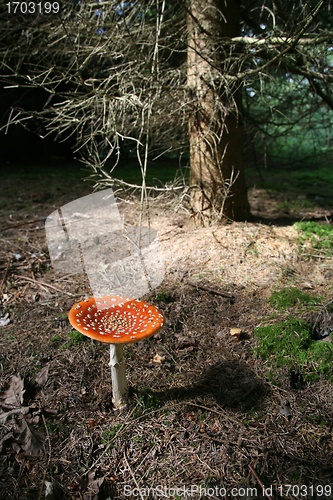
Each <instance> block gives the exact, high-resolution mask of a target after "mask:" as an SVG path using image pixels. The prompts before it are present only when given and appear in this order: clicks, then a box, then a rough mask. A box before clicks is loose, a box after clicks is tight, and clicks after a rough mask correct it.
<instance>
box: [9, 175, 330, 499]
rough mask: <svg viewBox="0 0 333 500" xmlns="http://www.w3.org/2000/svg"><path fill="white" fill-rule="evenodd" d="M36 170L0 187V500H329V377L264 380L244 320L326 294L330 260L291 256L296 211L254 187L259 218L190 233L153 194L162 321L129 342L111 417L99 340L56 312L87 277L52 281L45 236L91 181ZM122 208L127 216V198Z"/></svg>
mask: <svg viewBox="0 0 333 500" xmlns="http://www.w3.org/2000/svg"><path fill="white" fill-rule="evenodd" d="M45 177H46V176H45V175H44V176H42V177H37V178H36V177H33V178H31V179H29V178H27V177H24V176H23V174H21V175H20V174H18V175H16V176H15V177H14V176H12V175H10V176H8V178H6V177H4V178H2V180H1V186H0V217H1V219H0V220H1V230H0V231H1V247H0V271H1V278H0V292H1V295H0V298H1V303H0V322H1V320H2V321H3V323H2V326H0V346H1V351H0V387H1V388H2V390H3V392H2V394H1V396H0V408H2V410H1V411H0V453H1V454H0V471H1V474H0V498H4V499H7V498H8V499H37V498H45V497H46V498H49V499H93V498H96V499H97V498H99V499H107V498H110V499H123V498H127V497H130V495H132V498H133V497H136V498H159V497H162V496H161V495H162V493H163V494H165V496H164V497H165V498H167V497H168V495H169V497H171V498H224V496H223V495H224V494H228V495H229V498H237V499H238V498H247V499H250V498H251V499H256V498H281V497H282V498H290V499H291V498H293V499H294V498H299V499H300V498H333V484H332V477H333V476H332V474H333V462H332V456H333V444H332V432H333V421H332V415H333V387H332V385H331V384H329V383H328V382H326V381H325V380H320V381H318V382H312V383H309V384H307V385H304V384H299V386H297V385H296V387H295V384H291V374H290V373H289V372H288V371H287V370H286V372H285V373H282V374H280V378H279V383H278V384H276V385H274V384H272V383H271V382H269V377H268V376H269V368H268V367H267V366H266V365H265V363H264V362H263V361H262V360H260V359H257V358H256V357H255V356H254V353H253V347H254V346H255V340H254V338H253V330H254V328H255V327H257V326H259V325H261V324H263V323H265V321H266V320H267V317H268V316H269V315H272V314H273V315H275V318H277V320H278V314H279V313H277V312H276V311H273V310H272V309H271V307H270V306H269V303H268V301H267V298H268V297H269V295H270V293H271V292H272V290H277V289H279V288H281V287H283V286H289V285H293V286H296V287H298V288H300V289H303V290H307V291H310V292H311V293H314V294H315V295H320V296H327V300H331V299H332V282H331V278H332V275H333V262H332V260H329V259H324V258H321V259H305V258H303V257H302V256H301V255H300V253H299V248H298V245H297V233H296V231H295V229H294V228H293V226H292V224H291V222H292V220H293V219H294V218H295V215H299V214H292V213H281V212H279V210H278V206H279V203H280V200H279V199H278V198H277V197H276V196H274V195H273V194H272V193H265V192H260V191H258V190H253V191H252V192H251V193H250V194H251V204H252V209H253V212H254V213H255V215H257V216H260V217H261V222H259V221H258V222H251V223H233V224H228V225H220V226H219V225H215V226H211V227H205V228H203V227H198V226H196V225H195V224H194V222H193V221H192V219H191V217H190V215H189V214H188V212H187V211H186V209H185V208H182V207H179V206H178V203H177V200H176V199H171V198H165V197H163V198H157V199H154V200H152V201H151V206H150V212H149V213H150V219H151V224H152V226H153V227H155V228H156V229H157V230H158V231H159V234H160V240H161V248H162V251H163V256H164V261H165V279H164V281H163V283H162V284H161V285H160V287H159V289H158V290H156V291H155V292H154V293H153V294H151V295H150V296H146V297H145V299H147V300H149V301H151V302H152V303H154V304H155V305H157V306H158V307H160V308H161V309H162V310H163V311H164V313H165V316H166V318H167V322H166V326H165V328H164V330H163V331H162V332H160V333H158V334H156V335H155V336H153V337H152V338H150V339H149V340H147V341H144V342H141V343H138V344H131V345H128V346H127V347H126V364H127V375H128V379H129V381H130V385H131V388H132V390H131V398H130V403H129V407H128V409H127V410H126V411H124V412H122V413H119V414H116V413H115V412H114V411H113V409H112V404H111V386H110V373H109V367H108V348H107V346H106V345H105V344H100V343H97V342H95V341H92V340H90V339H86V338H85V337H83V336H80V335H77V336H75V335H73V334H71V332H72V328H71V326H70V325H69V322H68V320H67V313H68V311H69V309H70V308H71V306H72V304H73V303H75V302H77V301H78V300H80V299H81V298H83V297H84V296H85V295H86V294H89V287H88V286H87V282H86V280H85V279H84V277H83V276H77V275H71V274H61V275H59V274H56V273H55V272H54V270H53V269H52V267H51V266H50V260H49V257H48V251H47V246H46V242H45V232H44V223H43V221H44V219H45V217H46V216H48V215H49V214H50V213H51V212H52V211H53V210H55V209H56V208H58V207H59V206H61V205H63V204H65V203H67V202H69V201H72V200H74V199H76V198H78V197H81V196H83V195H85V194H88V193H90V192H91V187H90V186H89V184H82V183H81V182H77V183H74V184H73V182H70V181H66V180H65V179H62V178H61V179H57V178H55V177H54V178H51V179H48V178H45ZM14 179H15V180H14ZM13 182H14V183H15V185H13ZM177 206H178V211H175V207H177ZM120 209H121V211H122V213H123V214H124V217H125V219H126V220H128V221H129V222H132V223H133V222H137V220H138V212H139V209H140V207H139V202H138V201H137V200H136V199H134V198H125V199H124V200H123V201H122V202H121V203H120ZM327 215H328V214H327V212H326V211H325V210H323V209H320V208H316V207H315V208H312V209H311V211H308V212H307V213H306V212H305V213H302V214H301V217H303V218H304V217H310V218H313V217H316V218H320V217H327ZM281 217H283V224H282V223H281ZM8 321H9V322H8ZM6 323H7V324H6ZM0 324H1V323H0ZM231 328H240V329H241V330H242V335H241V337H240V338H239V339H237V337H236V336H233V335H231V334H230V329H231ZM13 377H16V378H13ZM286 409H287V410H288V411H287V410H286ZM283 485H293V489H290V488H289V489H288V486H283ZM302 485H303V487H302ZM263 486H265V487H266V488H268V487H270V486H272V491H270V490H267V491H266V493H264V494H263ZM149 488H151V489H150V490H149ZM224 488H225V490H224ZM233 488H236V489H235V490H233ZM325 488H326V489H325ZM329 488H332V489H329ZM177 489H178V491H177ZM48 492H49V496H47V493H48ZM176 493H177V494H178V497H177V496H176ZM325 494H327V495H326V496H325ZM200 495H201V496H200ZM162 498H163V497H162Z"/></svg>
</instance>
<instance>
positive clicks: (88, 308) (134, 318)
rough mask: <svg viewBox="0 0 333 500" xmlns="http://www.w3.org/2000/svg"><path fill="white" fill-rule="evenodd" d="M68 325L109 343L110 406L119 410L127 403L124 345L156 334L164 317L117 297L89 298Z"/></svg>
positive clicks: (79, 305)
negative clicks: (111, 404)
mask: <svg viewBox="0 0 333 500" xmlns="http://www.w3.org/2000/svg"><path fill="white" fill-rule="evenodd" d="M68 318H69V321H70V323H71V325H72V326H73V327H74V328H75V329H76V330H78V331H79V332H80V333H83V335H87V336H88V337H90V338H92V339H95V340H100V341H101V342H107V343H109V344H110V366H111V380H112V403H113V406H114V408H115V409H117V410H120V409H122V408H124V407H125V406H126V404H127V393H128V386H127V381H126V376H125V364H124V352H123V344H129V343H132V342H138V341H139V340H143V339H145V338H147V337H150V336H151V335H153V334H154V333H156V332H157V331H158V330H159V329H160V328H162V326H163V325H164V321H165V318H164V316H163V314H162V313H161V311H160V310H159V309H157V307H155V306H153V305H151V304H148V303H147V302H144V301H141V300H138V299H129V298H128V297H120V296H118V295H112V296H105V297H100V298H90V299H87V300H83V301H82V302H79V303H77V304H74V306H73V307H72V308H71V310H70V311H69V314H68Z"/></svg>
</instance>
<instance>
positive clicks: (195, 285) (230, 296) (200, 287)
mask: <svg viewBox="0 0 333 500" xmlns="http://www.w3.org/2000/svg"><path fill="white" fill-rule="evenodd" d="M187 283H188V284H189V285H191V286H193V287H194V288H198V289H199V290H204V291H205V292H209V293H214V294H215V295H220V296H221V297H225V298H226V299H232V300H233V299H235V296H234V295H231V294H230V293H226V292H221V291H220V290H215V289H214V288H210V287H208V286H204V285H198V284H196V283H192V282H191V281H188V282H187Z"/></svg>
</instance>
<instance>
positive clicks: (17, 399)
mask: <svg viewBox="0 0 333 500" xmlns="http://www.w3.org/2000/svg"><path fill="white" fill-rule="evenodd" d="M24 393H25V390H24V380H23V378H21V377H19V376H16V375H13V376H12V378H11V379H10V382H9V384H8V387H7V389H6V390H5V391H3V392H1V393H0V400H1V401H2V403H3V404H4V405H6V406H8V407H15V406H22V405H23V395H24Z"/></svg>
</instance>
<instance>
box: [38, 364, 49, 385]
mask: <svg viewBox="0 0 333 500" xmlns="http://www.w3.org/2000/svg"><path fill="white" fill-rule="evenodd" d="M49 367H50V365H45V366H44V367H43V368H42V369H41V370H40V372H39V373H38V374H37V375H36V378H35V382H36V384H37V385H38V387H43V386H44V385H45V384H46V382H47V379H48V377H49Z"/></svg>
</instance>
